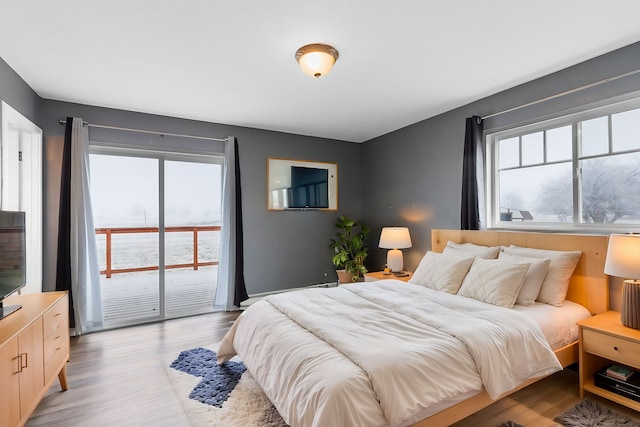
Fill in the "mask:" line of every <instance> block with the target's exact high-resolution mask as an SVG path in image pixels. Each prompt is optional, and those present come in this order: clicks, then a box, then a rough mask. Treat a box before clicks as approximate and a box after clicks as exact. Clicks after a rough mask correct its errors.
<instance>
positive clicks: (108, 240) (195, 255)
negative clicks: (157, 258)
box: [96, 225, 221, 279]
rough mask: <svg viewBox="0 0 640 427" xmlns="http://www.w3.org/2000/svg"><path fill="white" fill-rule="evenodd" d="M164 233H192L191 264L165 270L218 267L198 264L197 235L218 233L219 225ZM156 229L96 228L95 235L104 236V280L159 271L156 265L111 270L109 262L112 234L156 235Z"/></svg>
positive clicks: (172, 229) (175, 265)
mask: <svg viewBox="0 0 640 427" xmlns="http://www.w3.org/2000/svg"><path fill="white" fill-rule="evenodd" d="M164 230H165V232H166V233H172V232H181V233H184V232H192V233H193V262H190V263H186V264H171V265H165V269H169V268H193V269H194V270H197V269H198V267H203V266H208V265H218V261H205V262H200V261H199V260H198V233H199V232H201V231H220V230H221V227H220V226H219V225H200V226H177V227H165V229H164ZM158 231H159V230H158V227H127V228H96V235H99V234H104V235H105V236H106V268H105V269H104V270H101V271H100V274H104V275H106V278H107V279H108V278H110V277H111V275H113V274H117V273H132V272H139V271H153V270H159V268H160V267H159V266H158V265H152V266H146V267H132V268H115V269H114V268H112V262H111V243H112V236H113V235H114V234H136V233H158Z"/></svg>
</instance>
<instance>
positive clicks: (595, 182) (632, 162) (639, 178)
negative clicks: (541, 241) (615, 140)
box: [536, 155, 640, 224]
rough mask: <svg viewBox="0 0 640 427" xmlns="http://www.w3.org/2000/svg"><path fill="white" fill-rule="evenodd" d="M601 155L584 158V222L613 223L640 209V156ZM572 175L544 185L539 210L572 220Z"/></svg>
mask: <svg viewBox="0 0 640 427" xmlns="http://www.w3.org/2000/svg"><path fill="white" fill-rule="evenodd" d="M629 157H630V156H628V155H627V156H625V158H624V160H625V161H624V162H621V159H620V158H619V156H614V157H608V158H597V159H590V160H584V161H582V182H581V185H582V188H581V203H582V218H581V220H582V222H583V223H596V224H612V223H615V222H616V221H618V220H620V219H621V218H624V217H625V216H635V215H637V213H638V212H640V159H639V158H638V157H637V156H633V158H632V159H630V158H629ZM572 194H573V191H572V180H571V177H567V176H562V177H558V178H555V179H552V180H549V181H548V182H546V183H545V184H544V185H543V191H542V195H541V196H540V198H539V200H538V201H537V203H536V205H537V207H538V209H537V210H538V211H539V212H541V213H545V214H550V215H557V216H558V218H559V219H560V220H561V221H567V222H571V221H572V215H573V196H572Z"/></svg>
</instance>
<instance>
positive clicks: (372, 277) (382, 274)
mask: <svg viewBox="0 0 640 427" xmlns="http://www.w3.org/2000/svg"><path fill="white" fill-rule="evenodd" d="M411 276H413V273H411V272H409V271H402V272H400V273H391V272H386V271H373V272H370V273H366V274H365V275H364V281H365V282H375V281H376V280H383V279H397V280H402V281H403V282H408V281H409V279H411Z"/></svg>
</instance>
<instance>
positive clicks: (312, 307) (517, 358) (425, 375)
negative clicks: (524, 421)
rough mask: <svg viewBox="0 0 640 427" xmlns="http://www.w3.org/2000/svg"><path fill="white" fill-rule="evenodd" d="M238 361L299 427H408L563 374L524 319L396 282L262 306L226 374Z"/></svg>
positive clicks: (221, 353)
mask: <svg viewBox="0 0 640 427" xmlns="http://www.w3.org/2000/svg"><path fill="white" fill-rule="evenodd" d="M235 354H238V355H239V356H240V357H241V358H242V360H243V361H244V362H245V364H246V366H247V368H248V369H249V371H250V372H251V374H252V375H253V376H254V377H255V379H256V381H257V382H258V383H259V384H260V386H261V387H262V388H263V390H264V392H265V393H266V395H267V396H268V397H269V399H271V401H272V402H273V403H274V405H275V406H276V408H277V409H278V411H279V412H280V414H281V415H282V416H283V418H284V419H285V421H287V423H289V425H291V426H293V427H297V426H309V427H311V426H313V427H340V426H345V427H347V426H389V425H391V426H405V425H410V424H412V423H414V422H416V421H418V420H420V419H422V418H423V417H424V416H426V415H425V414H427V413H428V408H429V406H430V405H434V404H437V403H438V402H441V401H444V400H447V399H454V398H455V397H456V396H459V395H462V394H465V393H467V394H468V393H470V392H474V391H479V390H481V389H482V387H483V386H484V388H485V389H486V391H487V392H488V394H489V395H490V396H491V397H492V398H496V397H498V396H499V395H501V394H503V393H505V392H507V391H510V390H512V389H513V388H515V387H516V386H518V385H519V384H520V383H522V382H523V381H525V380H527V379H529V378H535V377H540V376H545V375H549V374H551V373H553V372H555V371H557V370H560V369H561V366H560V364H559V362H558V360H557V358H556V357H555V355H554V353H553V351H552V350H551V349H550V347H549V345H548V344H547V343H546V341H545V339H544V336H543V334H542V332H541V330H540V328H539V326H538V325H537V324H536V323H535V322H534V321H532V320H531V319H529V318H527V317H526V316H524V315H522V314H520V313H517V312H515V311H513V310H509V309H504V308H499V307H495V306H492V305H489V304H485V303H482V302H478V301H475V300H473V299H469V298H464V297H459V296H454V295H449V294H446V293H442V292H437V291H432V290H430V289H428V288H425V287H422V286H417V285H411V284H406V283H404V282H399V281H395V280H385V281H379V282H373V283H356V284H350V285H345V286H340V287H338V288H330V289H309V290H303V291H295V292H287V293H283V294H278V295H275V296H270V297H268V298H265V299H264V300H262V301H260V302H258V303H256V304H253V305H252V306H251V307H250V308H249V309H248V310H246V311H245V312H244V313H243V314H242V315H241V316H240V317H239V318H238V320H237V321H236V322H235V324H234V325H233V327H232V328H231V330H230V331H229V332H228V334H227V335H226V336H225V338H224V340H223V342H222V343H221V345H220V347H219V350H218V359H219V362H220V363H223V362H224V361H226V360H228V359H230V358H231V357H232V356H234V355H235Z"/></svg>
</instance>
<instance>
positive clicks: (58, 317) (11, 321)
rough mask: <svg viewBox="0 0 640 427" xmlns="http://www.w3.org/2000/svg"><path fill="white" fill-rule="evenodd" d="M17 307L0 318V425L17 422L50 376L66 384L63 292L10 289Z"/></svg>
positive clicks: (32, 406) (66, 314) (42, 392)
mask: <svg viewBox="0 0 640 427" xmlns="http://www.w3.org/2000/svg"><path fill="white" fill-rule="evenodd" d="M5 303H6V304H20V305H22V308H21V309H19V310H18V311H16V312H14V313H12V314H10V315H9V316H7V317H5V318H3V319H0V408H2V410H0V427H15V426H23V425H24V424H25V423H26V422H27V420H28V419H29V416H30V415H31V414H32V413H33V411H34V410H35V408H36V406H38V403H39V402H40V400H41V399H42V397H43V396H44V395H45V393H46V392H47V390H48V389H49V387H50V386H51V385H52V384H53V382H54V381H55V379H56V377H58V380H59V381H60V387H61V388H62V390H66V389H67V361H68V360H69V299H68V295H67V293H66V292H43V293H39V294H27V295H15V296H12V297H10V298H8V299H7V300H6V301H5Z"/></svg>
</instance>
